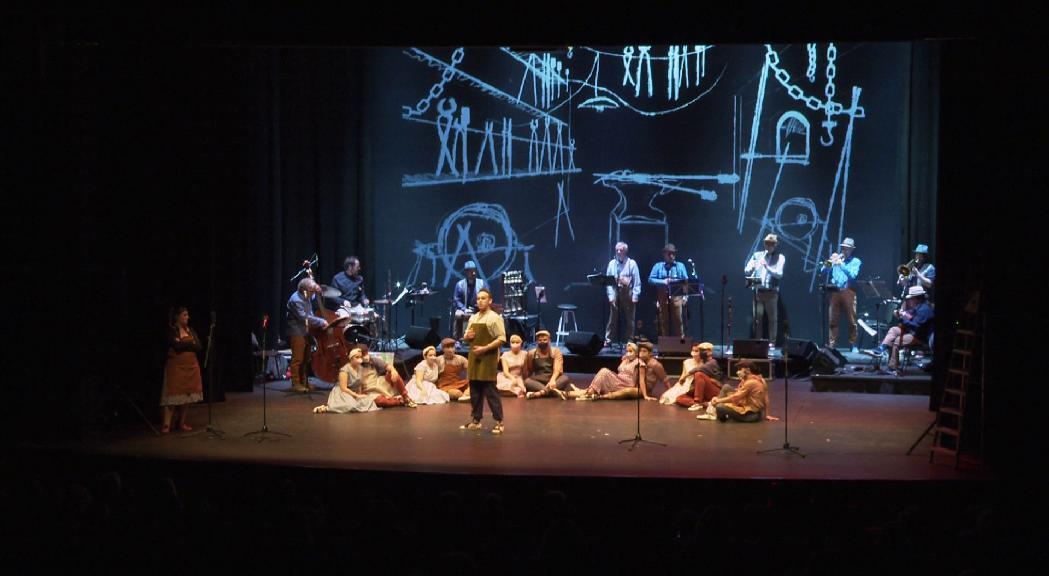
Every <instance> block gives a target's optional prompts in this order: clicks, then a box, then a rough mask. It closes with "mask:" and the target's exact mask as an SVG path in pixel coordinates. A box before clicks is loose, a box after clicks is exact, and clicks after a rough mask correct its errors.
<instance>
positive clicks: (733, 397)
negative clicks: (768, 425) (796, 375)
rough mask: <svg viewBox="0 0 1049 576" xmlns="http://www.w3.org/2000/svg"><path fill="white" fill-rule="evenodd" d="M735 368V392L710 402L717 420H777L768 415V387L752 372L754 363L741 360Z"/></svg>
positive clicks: (759, 376)
mask: <svg viewBox="0 0 1049 576" xmlns="http://www.w3.org/2000/svg"><path fill="white" fill-rule="evenodd" d="M736 366H737V368H738V369H737V370H736V375H737V376H738V377H739V387H738V388H736V391H735V392H733V393H732V394H729V395H728V396H723V397H720V396H715V397H714V398H712V399H711V400H710V403H711V405H713V406H714V408H715V410H716V411H717V419H718V420H720V421H722V422H728V421H729V419H732V420H735V421H736V422H761V420H762V416H764V419H765V420H779V418H776V417H775V416H770V415H769V411H770V403H769V385H768V384H767V383H766V382H765V379H764V378H762V377H761V375H760V374H756V373H755V372H754V363H753V362H751V361H750V360H741V361H740V362H739V364H737V365H736Z"/></svg>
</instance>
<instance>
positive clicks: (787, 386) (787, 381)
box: [741, 332, 805, 458]
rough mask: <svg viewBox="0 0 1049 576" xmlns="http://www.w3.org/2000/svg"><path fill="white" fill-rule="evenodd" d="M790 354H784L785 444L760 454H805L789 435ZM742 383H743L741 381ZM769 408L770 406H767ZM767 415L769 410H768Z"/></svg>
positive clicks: (784, 335) (786, 335) (785, 337)
mask: <svg viewBox="0 0 1049 576" xmlns="http://www.w3.org/2000/svg"><path fill="white" fill-rule="evenodd" d="M783 338H784V340H786V339H788V338H790V334H789V333H786V332H784V334H783ZM789 357H790V355H789V354H784V355H783V446H782V447H781V448H770V449H768V450H758V454H767V453H769V452H780V451H783V452H787V453H788V454H797V455H798V456H801V457H802V458H804V457H805V454H804V453H803V452H802V451H801V448H798V447H797V446H791V445H790V440H789V439H788V437H787V428H788V424H789V423H790V369H789V367H788V362H789ZM741 384H742V383H741ZM765 409H766V410H768V406H765ZM766 415H767V412H766Z"/></svg>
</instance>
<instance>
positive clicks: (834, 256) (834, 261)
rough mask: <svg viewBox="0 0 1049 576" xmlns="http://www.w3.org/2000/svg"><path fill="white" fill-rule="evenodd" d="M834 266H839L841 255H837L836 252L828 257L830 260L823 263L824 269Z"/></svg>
mask: <svg viewBox="0 0 1049 576" xmlns="http://www.w3.org/2000/svg"><path fill="white" fill-rule="evenodd" d="M835 264H841V254H838V253H837V252H834V253H833V254H831V255H830V258H828V259H827V260H824V261H823V267H824V268H830V267H832V266H834V265H835Z"/></svg>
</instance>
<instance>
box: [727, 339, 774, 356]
mask: <svg viewBox="0 0 1049 576" xmlns="http://www.w3.org/2000/svg"><path fill="white" fill-rule="evenodd" d="M732 357H733V358H768V357H769V341H768V340H760V339H759V340H733V341H732Z"/></svg>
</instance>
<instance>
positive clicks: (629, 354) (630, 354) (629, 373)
mask: <svg viewBox="0 0 1049 576" xmlns="http://www.w3.org/2000/svg"><path fill="white" fill-rule="evenodd" d="M636 378H637V344H635V343H633V342H630V343H628V344H627V345H626V353H625V354H623V358H622V360H621V361H620V362H619V369H618V370H617V371H615V372H613V371H611V370H609V369H608V368H602V369H600V370H598V371H597V374H595V375H594V379H593V380H592V381H591V382H590V386H588V387H587V389H586V390H579V391H575V392H569V393H568V395H569V396H570V397H573V398H575V399H576V400H618V399H621V398H636V397H637V390H638V389H637V382H636Z"/></svg>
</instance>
